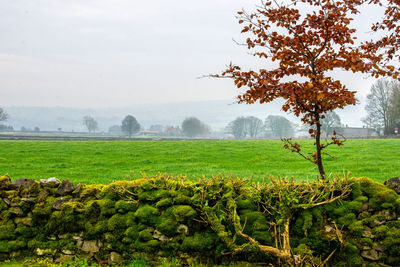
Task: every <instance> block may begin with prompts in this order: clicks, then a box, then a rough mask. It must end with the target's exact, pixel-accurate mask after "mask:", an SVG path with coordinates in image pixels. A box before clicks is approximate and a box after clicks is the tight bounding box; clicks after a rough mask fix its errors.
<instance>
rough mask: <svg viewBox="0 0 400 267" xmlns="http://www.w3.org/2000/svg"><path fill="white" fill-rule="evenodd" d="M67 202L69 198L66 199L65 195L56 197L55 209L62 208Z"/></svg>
mask: <svg viewBox="0 0 400 267" xmlns="http://www.w3.org/2000/svg"><path fill="white" fill-rule="evenodd" d="M65 202H67V199H65V198H63V197H61V198H58V199H56V201H54V202H53V209H55V210H61V206H62V204H63V203H65Z"/></svg>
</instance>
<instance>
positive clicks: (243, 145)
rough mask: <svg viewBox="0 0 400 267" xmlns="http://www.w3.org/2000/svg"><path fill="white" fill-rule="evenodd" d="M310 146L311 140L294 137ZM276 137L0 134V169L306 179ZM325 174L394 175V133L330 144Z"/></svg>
mask: <svg viewBox="0 0 400 267" xmlns="http://www.w3.org/2000/svg"><path fill="white" fill-rule="evenodd" d="M301 143H302V144H303V145H304V146H305V147H308V148H309V149H311V146H312V141H311V140H307V141H302V142H301ZM282 146H283V144H282V142H281V141H133V142H127V141H122V142H105V141H88V142H84V141H1V142H0V174H7V173H8V174H9V175H10V176H11V178H12V179H17V178H20V177H26V178H34V179H41V178H48V177H54V176H55V177H57V178H59V179H69V180H70V181H72V182H74V183H91V184H93V183H101V184H107V183H110V182H112V181H115V180H121V179H131V178H137V177H140V176H141V173H142V172H144V173H146V174H148V175H151V174H156V173H158V172H161V173H168V174H173V175H179V174H183V175H186V176H187V177H188V178H189V179H192V178H196V177H201V176H202V175H205V176H207V177H210V176H212V175H223V176H228V175H233V176H237V177H245V178H251V177H253V178H254V180H262V179H263V178H264V177H268V176H269V175H273V176H281V177H291V176H293V177H295V178H300V179H313V178H315V177H316V175H317V169H316V166H314V165H313V164H311V163H310V162H308V161H306V160H304V159H302V158H301V157H300V156H299V155H297V154H294V153H291V152H289V151H288V150H285V149H283V148H282ZM329 153H330V154H332V155H334V156H335V158H334V159H332V158H328V157H325V161H324V162H325V168H326V172H327V174H331V175H333V176H344V175H345V174H347V173H348V172H349V171H350V172H351V176H357V177H358V176H367V177H371V178H373V179H375V180H377V181H384V180H386V179H388V178H391V177H394V176H400V139H396V140H393V139H392V140H348V141H347V142H346V143H345V145H344V147H341V148H337V147H335V148H333V147H332V148H330V150H329Z"/></svg>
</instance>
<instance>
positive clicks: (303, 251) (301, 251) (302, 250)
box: [293, 244, 313, 256]
mask: <svg viewBox="0 0 400 267" xmlns="http://www.w3.org/2000/svg"><path fill="white" fill-rule="evenodd" d="M293 252H294V254H295V255H301V256H311V255H312V253H313V251H312V250H311V249H310V248H309V247H308V246H307V245H306V244H300V245H298V246H297V247H296V248H294V249H293Z"/></svg>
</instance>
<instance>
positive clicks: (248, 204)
mask: <svg viewBox="0 0 400 267" xmlns="http://www.w3.org/2000/svg"><path fill="white" fill-rule="evenodd" d="M236 205H237V208H238V210H257V205H256V204H255V203H254V202H253V201H251V200H250V199H238V200H237V201H236Z"/></svg>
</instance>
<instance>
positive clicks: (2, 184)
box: [0, 176, 11, 189]
mask: <svg viewBox="0 0 400 267" xmlns="http://www.w3.org/2000/svg"><path fill="white" fill-rule="evenodd" d="M10 184H11V179H10V177H8V176H3V177H1V180H0V189H5V188H8V186H9V185H10Z"/></svg>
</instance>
